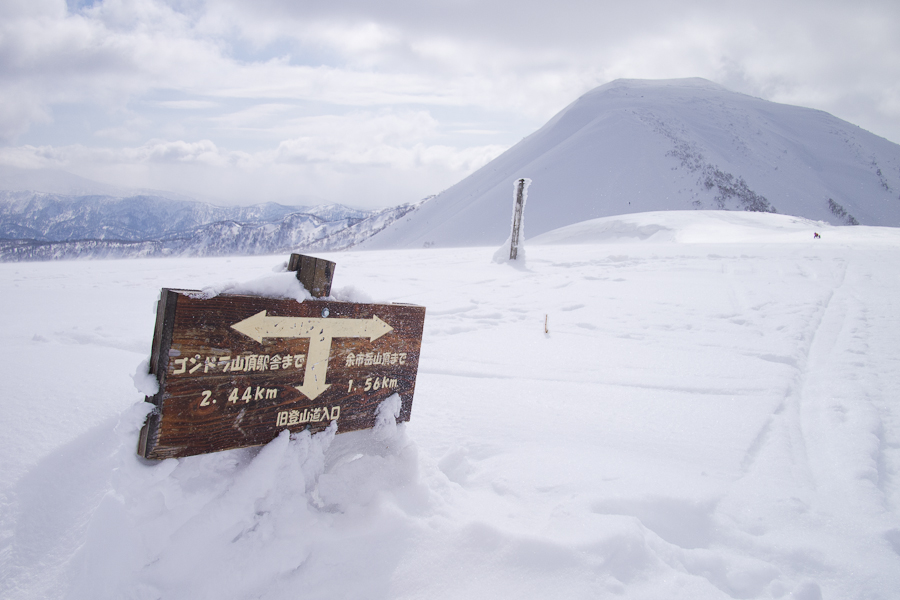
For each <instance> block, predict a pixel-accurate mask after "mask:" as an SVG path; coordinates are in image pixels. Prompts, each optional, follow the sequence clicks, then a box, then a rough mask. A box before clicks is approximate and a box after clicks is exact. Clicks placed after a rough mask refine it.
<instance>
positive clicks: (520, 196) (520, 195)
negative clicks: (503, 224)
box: [509, 178, 531, 260]
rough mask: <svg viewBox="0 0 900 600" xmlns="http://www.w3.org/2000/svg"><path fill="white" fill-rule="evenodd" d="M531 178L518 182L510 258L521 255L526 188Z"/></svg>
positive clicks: (514, 258) (513, 258)
mask: <svg viewBox="0 0 900 600" xmlns="http://www.w3.org/2000/svg"><path fill="white" fill-rule="evenodd" d="M529 183H531V180H530V179H524V178H523V179H519V180H518V181H517V182H516V197H515V198H516V201H515V204H514V205H513V221H512V233H511V234H510V236H509V237H510V242H509V260H516V257H517V256H518V255H519V237H520V233H521V231H522V213H523V212H525V199H526V197H527V196H526V192H525V190H526V188H527V187H528V184H529Z"/></svg>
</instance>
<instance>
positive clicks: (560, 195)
mask: <svg viewBox="0 0 900 600" xmlns="http://www.w3.org/2000/svg"><path fill="white" fill-rule="evenodd" d="M519 177H528V178H531V179H532V180H533V184H532V185H531V189H530V197H529V202H528V208H527V209H526V212H525V218H526V219H527V221H528V230H529V235H530V236H532V237H533V236H536V235H539V234H542V233H546V232H548V231H552V230H554V229H558V228H560V227H564V226H566V225H572V224H574V223H579V222H582V221H586V220H589V219H594V218H600V217H607V216H613V215H622V214H632V213H636V212H647V211H658V210H691V209H707V210H708V209H730V210H740V211H745V210H748V211H763V212H766V211H769V212H770V211H773V210H774V211H777V212H778V213H781V214H788V215H795V216H802V217H806V218H810V219H815V220H820V221H827V222H829V223H832V224H835V225H838V224H854V223H862V224H864V225H879V226H892V227H896V226H900V146H898V145H897V144H894V143H892V142H889V141H888V140H886V139H884V138H881V137H878V136H876V135H874V134H872V133H869V132H867V131H864V130H862V129H860V128H859V127H857V126H856V125H852V124H850V123H847V122H846V121H842V120H840V119H838V118H836V117H833V116H832V115H829V114H827V113H824V112H821V111H817V110H812V109H808V108H802V107H798V106H789V105H785V104H776V103H774V102H769V101H766V100H761V99H759V98H753V97H750V96H746V95H744V94H738V93H735V92H731V91H729V90H727V89H725V88H724V87H722V86H720V85H717V84H715V83H712V82H710V81H706V80H704V79H696V78H695V79H675V80H658V81H652V80H650V81H648V80H617V81H613V82H611V83H608V84H606V85H603V86H600V87H598V88H596V89H595V90H592V91H590V92H588V93H587V94H585V95H584V96H582V97H581V98H579V99H577V100H576V101H575V102H573V103H572V104H571V105H569V106H568V107H566V108H565V109H564V110H562V111H561V112H560V113H559V114H557V115H556V116H555V117H553V118H552V119H551V120H550V121H549V122H548V123H547V124H546V125H544V126H543V127H542V128H541V129H539V130H538V131H536V132H535V133H533V134H532V135H530V136H528V137H527V138H525V139H523V140H522V141H521V142H519V143H518V144H516V145H515V146H513V147H512V148H510V149H509V150H508V151H507V152H505V153H504V154H502V155H501V156H499V157H497V158H496V159H494V160H493V161H491V162H490V163H488V164H487V165H485V166H484V167H482V168H481V169H479V170H478V171H476V172H475V173H473V174H472V175H470V176H469V177H467V178H465V179H463V180H462V181H460V182H459V183H457V184H456V185H454V186H453V187H451V188H449V189H447V190H445V191H444V192H442V193H440V194H438V195H437V196H435V197H434V198H432V199H431V200H429V201H428V202H426V203H425V204H423V205H422V207H421V208H419V209H418V210H417V211H415V212H414V213H411V214H409V215H406V216H405V217H403V218H402V219H399V220H397V221H395V222H394V223H393V224H392V225H391V226H390V227H388V228H387V229H385V230H384V231H382V232H381V233H378V234H377V235H375V236H374V237H373V238H371V239H369V240H366V241H365V242H363V244H362V245H361V246H360V247H361V248H374V249H383V248H422V247H423V246H426V245H427V246H429V247H430V246H437V247H450V246H476V245H498V244H500V243H501V242H502V240H503V236H504V234H505V233H506V231H507V228H506V223H507V222H508V221H509V217H510V209H509V200H508V198H509V192H508V190H509V186H510V185H511V184H512V182H513V181H515V180H516V179H517V178H519Z"/></svg>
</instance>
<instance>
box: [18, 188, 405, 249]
mask: <svg viewBox="0 0 900 600" xmlns="http://www.w3.org/2000/svg"><path fill="white" fill-rule="evenodd" d="M415 206H416V205H411V204H405V205H401V206H397V207H392V208H387V209H379V210H372V211H363V210H358V209H354V208H350V207H346V206H342V205H338V204H331V205H324V206H316V207H304V206H284V205H281V204H275V203H265V204H258V205H254V206H235V207H221V206H215V205H212V204H207V203H203V202H195V201H187V200H173V199H170V198H165V197H161V196H147V195H137V196H130V197H115V196H105V195H87V196H72V195H65V194H53V193H40V192H12V191H2V192H0V260H5V261H15V260H49V259H59V258H88V257H95V258H126V257H147V256H170V255H179V256H222V255H237V254H268V253H275V252H286V251H296V250H318V251H326V250H342V249H345V248H349V247H351V246H353V245H355V244H357V243H359V242H360V241H362V240H364V239H366V238H368V237H369V236H371V235H373V234H374V233H377V232H378V231H381V230H382V229H383V228H384V227H386V226H387V225H388V224H390V223H391V222H393V221H394V220H395V219H397V218H400V217H402V216H404V215H406V214H407V213H408V212H410V211H412V210H413V209H414V208H415Z"/></svg>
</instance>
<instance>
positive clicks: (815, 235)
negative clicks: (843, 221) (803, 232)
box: [813, 231, 822, 240]
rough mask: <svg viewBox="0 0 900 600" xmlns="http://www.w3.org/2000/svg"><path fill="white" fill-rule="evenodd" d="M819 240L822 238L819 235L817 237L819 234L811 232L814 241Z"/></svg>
mask: <svg viewBox="0 0 900 600" xmlns="http://www.w3.org/2000/svg"><path fill="white" fill-rule="evenodd" d="M821 238H822V236H821V235H819V233H818V232H816V231H813V239H814V240H818V239H821Z"/></svg>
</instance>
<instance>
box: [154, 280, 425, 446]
mask: <svg viewBox="0 0 900 600" xmlns="http://www.w3.org/2000/svg"><path fill="white" fill-rule="evenodd" d="M331 264H332V265H333V263H331ZM332 268H333V267H332ZM301 272H302V269H301ZM329 285H330V282H329ZM424 320H425V308H424V307H422V306H411V305H403V304H391V305H381V304H355V303H350V302H332V301H324V300H308V301H305V302H296V301H294V300H275V299H271V298H261V297H257V296H238V295H219V296H215V297H213V298H204V297H201V296H200V294H199V293H198V292H190V291H183V290H181V291H180V290H172V289H163V290H162V294H161V296H160V301H159V306H158V310H157V318H156V331H155V333H154V336H153V352H152V355H151V364H150V371H151V373H153V374H155V375H156V377H157V380H158V381H159V393H157V394H156V395H155V396H153V397H148V398H147V401H148V402H153V403H154V404H155V405H156V407H157V408H156V410H155V411H154V412H153V413H151V415H150V416H149V417H148V419H147V422H146V424H145V425H144V428H143V429H142V430H141V436H140V441H139V443H138V454H140V455H141V456H143V457H144V458H151V459H163V458H171V457H181V456H190V455H193V454H202V453H206V452H215V451H218V450H226V449H229V448H241V447H246V446H255V445H260V444H265V443H267V442H269V441H271V440H272V439H274V438H275V436H277V435H278V433H279V432H281V431H282V430H284V429H289V430H290V431H292V432H293V431H301V430H303V429H309V430H311V431H313V432H316V431H321V430H323V429H325V428H326V427H328V425H329V424H330V423H331V422H332V421H337V427H338V431H339V432H344V431H352V430H357V429H365V428H369V427H372V426H373V425H374V423H375V409H376V408H377V406H378V405H379V403H380V402H382V401H383V400H384V399H385V398H387V397H388V396H390V395H391V394H394V393H397V394H399V395H400V398H401V405H402V408H401V412H400V417H399V420H401V421H408V420H409V417H410V412H411V409H412V399H413V392H414V391H415V385H416V373H417V371H418V366H419V350H420V347H421V342H422V329H423V326H424Z"/></svg>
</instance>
